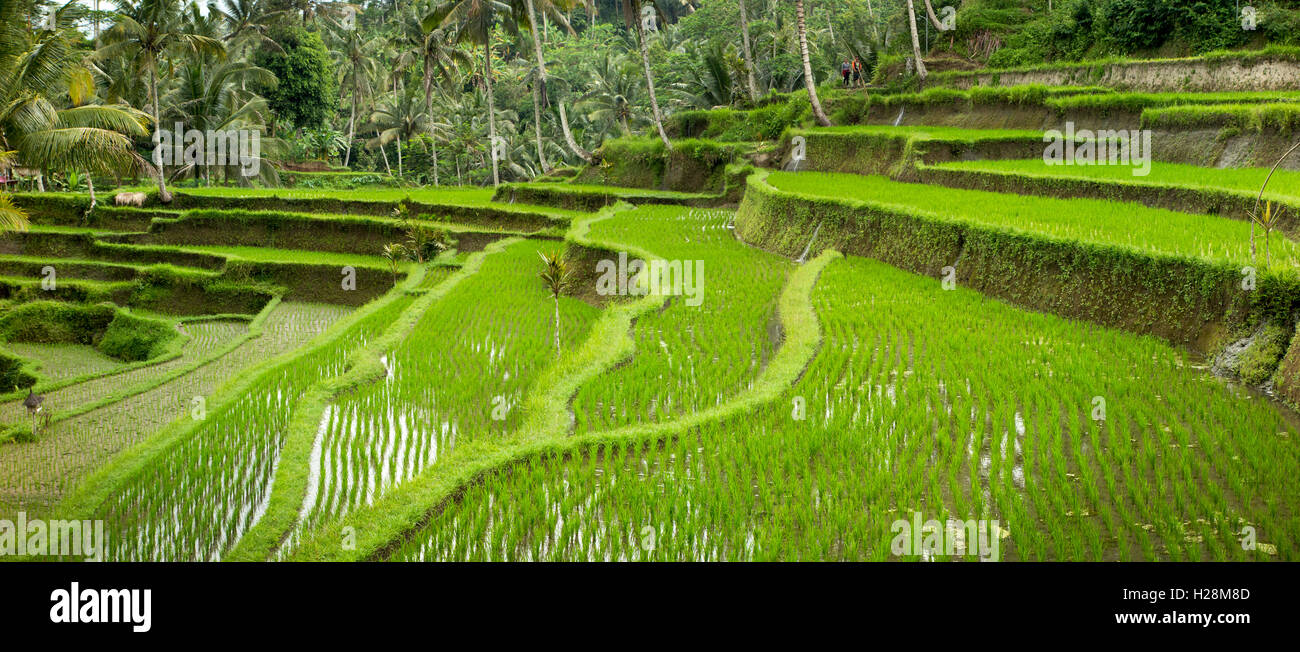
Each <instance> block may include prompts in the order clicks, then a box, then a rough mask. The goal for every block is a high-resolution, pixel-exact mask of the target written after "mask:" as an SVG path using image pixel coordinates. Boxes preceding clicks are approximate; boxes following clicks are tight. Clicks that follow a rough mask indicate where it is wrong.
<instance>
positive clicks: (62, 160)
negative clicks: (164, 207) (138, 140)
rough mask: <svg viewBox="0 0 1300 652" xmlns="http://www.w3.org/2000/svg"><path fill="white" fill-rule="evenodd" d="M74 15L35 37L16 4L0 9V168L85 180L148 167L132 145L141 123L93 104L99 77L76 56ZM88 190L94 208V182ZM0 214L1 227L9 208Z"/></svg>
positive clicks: (69, 12) (140, 118)
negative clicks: (53, 172) (73, 175)
mask: <svg viewBox="0 0 1300 652" xmlns="http://www.w3.org/2000/svg"><path fill="white" fill-rule="evenodd" d="M78 11H79V7H77V6H76V5H74V3H72V2H69V3H68V5H65V6H64V7H63V8H61V9H59V10H58V11H57V12H56V14H55V20H56V26H57V27H56V29H54V30H39V31H38V33H33V32H31V31H30V30H28V29H27V22H26V21H27V16H26V14H25V12H23V11H22V10H21V9H20V8H19V7H18V6H17V5H15V4H13V3H8V4H4V5H0V151H6V152H10V151H11V152H12V153H8V154H6V155H5V156H4V157H3V160H2V161H0V165H2V166H3V167H6V168H7V167H11V166H12V165H14V164H15V163H21V164H22V165H23V166H26V167H32V168H36V169H38V170H61V171H74V172H78V173H84V174H87V177H88V178H89V175H90V174H93V173H112V172H118V171H121V170H131V169H141V168H147V165H145V164H144V161H143V159H141V158H140V157H139V156H138V155H136V153H135V150H134V147H133V144H132V140H131V137H132V136H144V135H145V134H147V133H148V132H147V130H146V125H147V124H148V119H147V118H146V116H145V115H144V114H143V113H141V112H139V111H136V110H135V109H132V108H131V107H129V106H125V105H110V106H103V105H97V104H94V103H93V102H94V99H95V90H96V89H95V79H94V75H95V73H96V72H99V71H98V70H97V69H95V68H94V66H93V64H91V63H90V62H89V61H87V60H85V59H84V58H82V57H81V55H80V54H79V53H77V52H76V51H75V49H74V47H73V41H72V38H71V36H70V34H72V33H73V18H74V16H75V14H76V13H77V12H78ZM77 38H78V40H79V39H80V38H81V37H80V35H77ZM39 178H40V177H38V179H39ZM41 187H42V188H44V184H43V181H42V182H41ZM87 188H88V189H89V190H90V194H91V195H90V196H91V208H92V209H93V208H94V203H95V195H94V182H93V181H90V182H89V183H88V185H87ZM4 212H5V213H6V215H7V217H5V218H4V220H0V221H3V222H5V223H10V224H12V222H11V220H13V219H14V218H16V217H17V216H16V215H15V214H13V213H12V210H11V208H10V207H6V208H5V211H4Z"/></svg>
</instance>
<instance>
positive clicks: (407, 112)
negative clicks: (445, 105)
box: [369, 87, 429, 177]
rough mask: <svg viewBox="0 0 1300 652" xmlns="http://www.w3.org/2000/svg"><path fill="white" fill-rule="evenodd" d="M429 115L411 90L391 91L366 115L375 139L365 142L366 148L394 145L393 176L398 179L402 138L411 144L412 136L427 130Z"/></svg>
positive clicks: (400, 173)
mask: <svg viewBox="0 0 1300 652" xmlns="http://www.w3.org/2000/svg"><path fill="white" fill-rule="evenodd" d="M428 121H429V116H428V114H426V113H425V112H424V106H423V104H421V102H420V101H419V99H418V98H417V97H416V95H415V89H413V88H409V87H408V88H407V89H406V90H405V91H401V92H393V93H389V94H387V95H385V96H384V98H383V99H381V100H380V102H379V103H378V105H377V106H376V107H375V111H374V113H373V114H372V115H371V116H370V125H369V126H370V127H371V128H373V129H374V130H375V131H376V136H375V137H374V138H372V139H371V140H370V142H369V146H370V147H382V146H384V145H387V144H388V143H391V142H394V141H396V142H397V176H399V177H400V176H402V139H403V138H405V139H406V141H407V142H412V141H414V139H415V137H416V136H418V135H420V134H422V133H425V132H426V131H427V130H428Z"/></svg>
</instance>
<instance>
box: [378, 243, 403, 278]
mask: <svg viewBox="0 0 1300 652" xmlns="http://www.w3.org/2000/svg"><path fill="white" fill-rule="evenodd" d="M383 255H384V260H386V261H388V270H389V271H390V272H392V273H393V287H397V270H398V269H401V267H402V261H404V260H406V256H407V251H406V247H405V246H403V245H402V243H400V242H390V243H388V244H386V245H384V254H383Z"/></svg>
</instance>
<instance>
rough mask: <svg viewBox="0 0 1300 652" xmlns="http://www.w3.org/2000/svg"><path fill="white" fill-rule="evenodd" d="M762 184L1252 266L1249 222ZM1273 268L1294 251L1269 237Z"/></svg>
mask: <svg viewBox="0 0 1300 652" xmlns="http://www.w3.org/2000/svg"><path fill="white" fill-rule="evenodd" d="M767 182H768V183H769V184H771V185H772V186H774V187H776V188H778V189H780V190H784V191H789V192H796V193H802V194H806V195H809V196H815V197H827V198H833V199H837V200H850V201H857V202H865V203H869V204H872V205H875V206H880V207H883V208H887V209H896V210H900V211H902V212H905V213H910V214H914V215H921V216H925V217H929V218H931V219H936V220H941V221H954V222H960V223H966V224H973V225H980V226H986V227H993V228H997V229H1004V230H1010V231H1019V232H1023V233H1031V234H1035V235H1041V236H1047V237H1050V238H1054V239H1057V240H1063V241H1074V242H1083V243H1090V244H1097V245H1110V246H1119V247H1122V248H1125V249H1129V250H1132V251H1136V252H1145V253H1150V254H1159V255H1171V256H1180V257H1191V258H1200V259H1203V260H1207V261H1211V262H1227V263H1231V264H1234V265H1247V264H1250V261H1251V256H1250V224H1248V223H1246V222H1243V221H1241V220H1231V219H1227V218H1219V217H1215V216H1208V215H1194V214H1191V213H1182V212H1178V211H1170V210H1164V209H1158V208H1147V207H1145V206H1141V205H1137V204H1132V203H1125V202H1114V201H1104V200H1094V199H1053V198H1048V197H1032V196H1025V195H1009V194H1003V193H995V192H986V191H983V190H959V189H952V188H935V187H933V186H927V185H923V184H916V183H900V182H897V181H892V180H890V179H888V178H886V177H883V176H865V175H855V174H836V173H823V172H798V173H790V172H773V173H772V174H771V175H769V176H768V178H767ZM1271 255H1272V260H1273V262H1274V264H1275V265H1276V266H1278V267H1283V268H1294V267H1295V266H1296V265H1297V264H1298V263H1300V248H1298V247H1297V246H1296V243H1295V242H1294V241H1291V240H1285V239H1281V238H1278V239H1275V240H1274V241H1273V243H1272V247H1271Z"/></svg>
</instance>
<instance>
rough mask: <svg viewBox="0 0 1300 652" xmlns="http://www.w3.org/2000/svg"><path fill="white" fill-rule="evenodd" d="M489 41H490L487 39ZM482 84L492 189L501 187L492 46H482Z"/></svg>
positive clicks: (485, 44) (487, 44)
mask: <svg viewBox="0 0 1300 652" xmlns="http://www.w3.org/2000/svg"><path fill="white" fill-rule="evenodd" d="M488 40H489V41H491V39H490V38H489V39H488ZM483 83H484V84H485V85H486V86H487V101H488V143H489V147H490V150H489V151H490V153H491V154H492V187H493V188H495V187H497V186H499V185H501V173H500V172H499V171H498V169H497V107H496V100H494V99H493V98H492V44H491V43H490V42H489V43H484V44H483Z"/></svg>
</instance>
